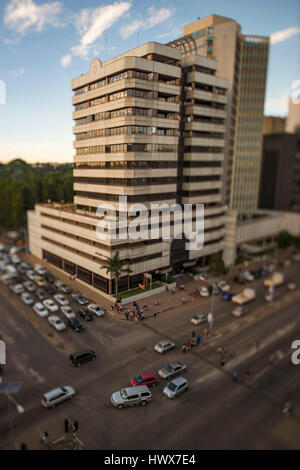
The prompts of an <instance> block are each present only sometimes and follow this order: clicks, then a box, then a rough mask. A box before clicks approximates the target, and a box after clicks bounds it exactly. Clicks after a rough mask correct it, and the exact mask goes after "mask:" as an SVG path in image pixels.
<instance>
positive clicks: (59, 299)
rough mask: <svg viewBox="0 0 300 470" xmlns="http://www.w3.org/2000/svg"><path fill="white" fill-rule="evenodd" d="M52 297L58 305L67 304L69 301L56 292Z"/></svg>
mask: <svg viewBox="0 0 300 470" xmlns="http://www.w3.org/2000/svg"><path fill="white" fill-rule="evenodd" d="M54 299H55V300H56V302H57V303H59V304H60V305H69V301H68V299H66V297H65V296H64V295H62V294H56V295H55V296H54Z"/></svg>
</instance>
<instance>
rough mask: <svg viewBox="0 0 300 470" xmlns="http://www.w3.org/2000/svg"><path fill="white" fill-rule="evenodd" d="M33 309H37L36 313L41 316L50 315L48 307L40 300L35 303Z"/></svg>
mask: <svg viewBox="0 0 300 470" xmlns="http://www.w3.org/2000/svg"><path fill="white" fill-rule="evenodd" d="M33 310H34V311H35V313H37V314H38V316H39V317H41V318H45V317H47V316H48V313H49V312H48V310H47V309H46V307H44V305H43V304H42V303H40V302H37V303H35V304H34V306H33Z"/></svg>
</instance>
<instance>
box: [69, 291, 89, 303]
mask: <svg viewBox="0 0 300 470" xmlns="http://www.w3.org/2000/svg"><path fill="white" fill-rule="evenodd" d="M72 299H73V300H75V302H78V303H79V304H80V305H86V304H87V303H88V302H89V301H88V299H87V298H86V297H84V296H83V295H81V294H77V293H74V294H72Z"/></svg>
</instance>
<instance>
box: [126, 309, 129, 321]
mask: <svg viewBox="0 0 300 470" xmlns="http://www.w3.org/2000/svg"><path fill="white" fill-rule="evenodd" d="M125 315H126V320H128V315H129V313H128V310H126V311H125Z"/></svg>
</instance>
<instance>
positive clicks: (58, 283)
mask: <svg viewBox="0 0 300 470" xmlns="http://www.w3.org/2000/svg"><path fill="white" fill-rule="evenodd" d="M54 285H55V287H56V288H57V290H58V292H63V294H69V293H70V288H69V287H68V286H67V285H66V284H65V283H64V282H62V281H55V283H54Z"/></svg>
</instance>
